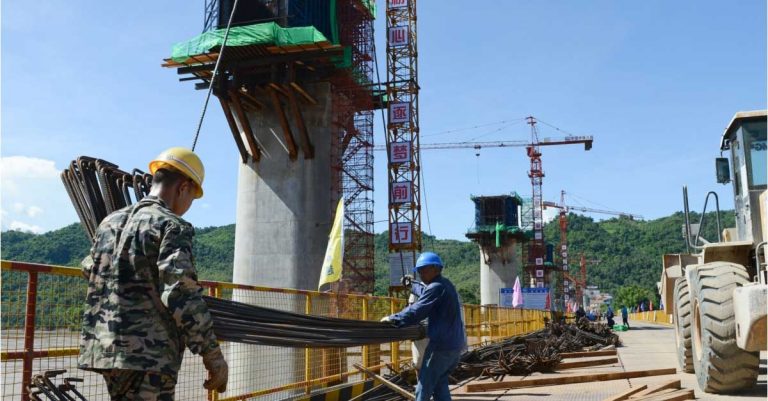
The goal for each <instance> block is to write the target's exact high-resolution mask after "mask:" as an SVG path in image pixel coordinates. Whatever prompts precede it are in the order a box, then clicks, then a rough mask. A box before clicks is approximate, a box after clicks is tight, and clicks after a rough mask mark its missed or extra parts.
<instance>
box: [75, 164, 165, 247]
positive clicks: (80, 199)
mask: <svg viewBox="0 0 768 401" xmlns="http://www.w3.org/2000/svg"><path fill="white" fill-rule="evenodd" d="M61 180H62V181H63V182H64V187H65V188H66V189H67V194H69V199H70V200H71V201H72V205H74V207H75V211H76V212H77V216H78V217H79V218H80V223H81V224H82V225H83V227H84V228H85V230H86V231H87V232H88V234H89V235H90V237H91V238H93V237H94V235H95V234H96V228H97V227H98V226H99V223H101V220H103V219H104V218H105V217H107V215H108V214H110V213H112V212H114V211H115V210H119V209H122V208H123V207H125V206H128V205H131V204H133V203H134V202H138V201H139V200H141V198H143V197H144V196H146V195H147V194H148V193H149V189H150V186H151V184H152V175H151V174H147V173H145V172H143V171H141V170H138V169H134V170H133V171H132V172H131V173H127V172H125V171H123V170H120V169H119V168H118V166H117V165H116V164H113V163H110V162H108V161H106V160H101V159H96V158H93V157H88V156H80V157H78V158H77V159H76V160H73V161H72V162H71V163H70V164H69V168H68V169H66V170H64V171H62V173H61Z"/></svg>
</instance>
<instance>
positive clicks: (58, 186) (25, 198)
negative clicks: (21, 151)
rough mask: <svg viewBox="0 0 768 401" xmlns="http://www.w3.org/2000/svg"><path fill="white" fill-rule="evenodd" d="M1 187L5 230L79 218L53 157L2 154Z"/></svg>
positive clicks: (45, 226)
mask: <svg viewBox="0 0 768 401" xmlns="http://www.w3.org/2000/svg"><path fill="white" fill-rule="evenodd" d="M0 189H1V190H2V197H0V200H2V210H3V214H2V222H1V223H2V224H0V225H1V226H2V229H3V230H8V229H10V230H13V229H17V230H22V231H28V232H36V233H38V232H45V231H49V230H54V229H58V228H61V227H64V226H66V225H68V224H71V223H74V222H77V214H75V210H74V208H73V207H72V203H71V201H70V200H69V196H68V195H67V192H66V190H65V189H64V185H63V184H62V182H61V179H60V177H59V170H58V169H57V168H56V164H55V163H54V161H53V160H47V159H41V158H37V157H29V156H9V157H2V158H0ZM30 219H34V221H33V222H30Z"/></svg>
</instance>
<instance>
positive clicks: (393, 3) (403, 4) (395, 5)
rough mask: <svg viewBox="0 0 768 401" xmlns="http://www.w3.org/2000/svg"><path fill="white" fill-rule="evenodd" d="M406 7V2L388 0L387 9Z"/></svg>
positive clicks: (402, 0) (405, 0)
mask: <svg viewBox="0 0 768 401" xmlns="http://www.w3.org/2000/svg"><path fill="white" fill-rule="evenodd" d="M403 7H408V0H389V8H403Z"/></svg>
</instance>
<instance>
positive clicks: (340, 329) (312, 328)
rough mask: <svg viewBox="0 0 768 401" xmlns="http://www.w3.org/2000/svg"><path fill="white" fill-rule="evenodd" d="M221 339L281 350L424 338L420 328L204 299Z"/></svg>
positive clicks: (422, 330)
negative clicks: (285, 348)
mask: <svg viewBox="0 0 768 401" xmlns="http://www.w3.org/2000/svg"><path fill="white" fill-rule="evenodd" d="M204 299H205V302H206V303H207V304H208V309H209V311H210V313H211V317H212V318H213V329H214V332H215V333H216V336H217V337H218V338H219V340H223V341H232V342H238V343H245V344H260V345H274V346H281V347H301V348H303V347H354V346H358V345H366V344H381V343H387V342H393V341H404V340H417V339H420V338H424V335H425V332H424V328H423V327H422V326H420V325H414V326H408V327H402V328H397V327H394V326H392V325H391V324H389V323H380V322H370V321H360V320H351V319H339V318H332V317H322V316H313V315H303V314H299V313H292V312H285V311H280V310H276V309H270V308H264V307H260V306H255V305H250V304H245V303H241V302H236V301H229V300H225V299H220V298H213V297H204Z"/></svg>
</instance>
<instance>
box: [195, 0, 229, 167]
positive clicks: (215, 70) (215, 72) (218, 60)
mask: <svg viewBox="0 0 768 401" xmlns="http://www.w3.org/2000/svg"><path fill="white" fill-rule="evenodd" d="M238 1H239V0H235V3H234V4H233V5H232V12H231V13H230V14H229V21H228V22H227V30H226V31H225V32H224V41H223V42H221V49H219V57H217V58H216V66H214V67H213V74H212V75H211V83H210V84H209V85H208V94H207V95H205V103H203V112H202V113H201V114H200V121H198V123H197V130H195V139H194V140H193V141H192V151H193V152H194V151H195V146H197V138H198V137H199V136H200V128H202V126H203V119H205V111H206V110H208V101H209V100H210V99H211V92H212V91H213V84H214V83H215V82H216V78H217V77H218V76H219V65H220V64H221V59H223V58H224V48H225V47H226V46H227V38H229V29H230V28H231V27H232V19H233V18H234V17H235V10H237V2H238Z"/></svg>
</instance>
